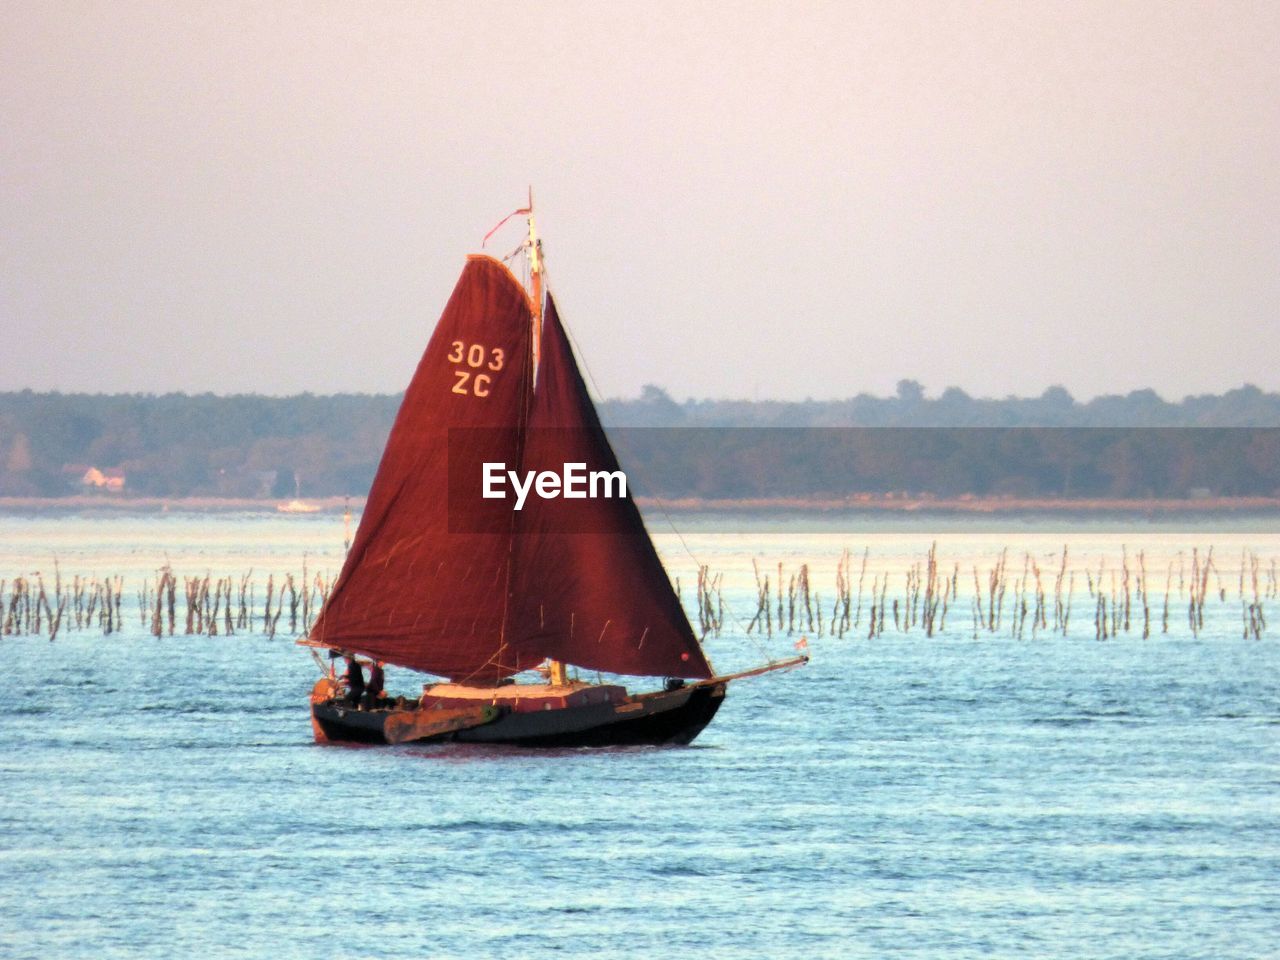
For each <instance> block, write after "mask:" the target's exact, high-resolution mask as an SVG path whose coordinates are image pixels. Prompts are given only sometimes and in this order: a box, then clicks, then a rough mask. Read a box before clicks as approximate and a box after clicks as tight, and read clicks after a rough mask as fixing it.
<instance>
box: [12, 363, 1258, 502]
mask: <svg viewBox="0 0 1280 960" xmlns="http://www.w3.org/2000/svg"><path fill="white" fill-rule="evenodd" d="M400 399H401V398H400V397H399V396H371V395H339V396H314V395H311V394H303V395H301V396H294V397H282V398H275V397H262V396H252V395H250V396H229V397H220V396H214V395H212V394H202V395H199V396H187V395H183V394H168V395H164V396H150V395H88V394H56V393H52V394H51V393H33V392H31V391H23V392H20V393H0V496H63V495H67V494H71V493H83V492H85V491H86V490H88V489H91V484H92V483H93V482H94V480H95V479H96V480H98V481H102V482H103V489H104V490H105V489H108V488H109V484H108V483H106V480H107V479H108V478H113V479H115V480H117V481H122V482H123V487H124V489H123V493H122V494H120V493H116V494H106V493H104V495H115V496H118V495H123V496H129V495H139V496H159V497H183V496H202V497H211V496H212V497H217V496H223V497H277V498H279V497H292V496H294V495H295V493H300V494H301V495H302V496H304V497H321V496H334V495H343V494H352V495H357V496H359V495H363V494H364V493H365V492H367V490H368V487H369V484H370V482H371V480H372V478H373V473H374V470H375V469H376V467H377V463H378V459H379V457H380V455H381V452H382V447H383V444H384V443H385V441H386V437H387V433H388V431H389V430H390V428H391V423H392V421H393V420H394V418H395V413H396V410H397V409H398V407H399V404H400ZM600 412H601V417H602V419H603V420H604V422H605V424H606V426H609V427H612V428H613V429H612V430H611V433H612V434H613V435H614V437H615V445H616V446H617V447H618V450H619V455H620V457H621V459H622V463H623V466H624V468H626V469H627V470H628V471H630V472H632V473H633V475H634V478H635V486H636V489H637V491H638V492H643V493H651V494H656V495H661V496H702V497H741V496H770V497H789V496H814V495H822V496H847V495H854V494H858V493H886V492H896V491H901V492H907V493H913V494H922V493H923V494H936V495H939V496H955V495H961V494H975V495H990V494H1000V493H1011V494H1019V495H1027V496H1037V495H1038V496H1070V497H1094V496H1109V497H1147V496H1165V497H1183V496H1204V495H1208V494H1211V495H1215V496H1250V495H1252V496H1258V495H1261V496H1271V495H1275V494H1276V492H1277V490H1278V489H1280V394H1277V393H1264V392H1263V391H1261V390H1259V389H1257V388H1256V387H1252V386H1245V387H1242V388H1240V389H1237V390H1232V391H1229V392H1228V393H1226V394H1223V395H1221V396H1200V397H1187V398H1186V399H1184V400H1182V401H1180V402H1178V403H1169V402H1166V401H1164V400H1162V399H1161V398H1160V397H1159V396H1157V395H1156V394H1155V393H1153V392H1152V391H1149V390H1140V391H1135V392H1133V393H1130V394H1128V395H1125V396H1108V397H1099V398H1096V399H1094V400H1092V401H1090V402H1088V403H1077V402H1076V401H1074V400H1073V399H1072V398H1071V396H1070V394H1068V393H1067V392H1066V391H1065V390H1063V389H1062V388H1060V387H1053V388H1050V389H1049V390H1046V391H1045V393H1044V394H1042V395H1041V396H1040V397H1036V398H1019V397H1010V398H1006V399H1003V400H994V399H977V398H972V397H969V396H968V395H967V394H965V393H964V392H963V391H961V390H958V389H956V388H950V389H948V390H946V391H944V392H943V393H942V394H941V396H939V397H937V398H933V399H930V398H927V397H925V395H924V389H923V388H922V387H921V386H920V385H919V384H918V383H916V382H914V381H903V382H901V383H900V384H899V385H898V390H897V394H896V395H895V396H893V397H873V396H869V395H859V396H856V397H853V398H851V399H848V400H836V401H804V402H796V403H784V402H779V401H760V402H749V401H727V400H690V401H686V402H684V403H680V402H677V401H675V400H673V399H672V398H671V397H670V396H669V395H668V394H667V393H666V392H665V391H663V390H661V389H660V388H658V387H652V386H650V387H646V388H645V389H644V390H643V391H642V393H641V395H640V396H639V397H638V398H634V399H625V400H608V401H605V402H603V403H601V404H600ZM635 427H646V428H652V427H664V428H675V427H680V428H702V429H693V430H690V429H682V430H675V429H664V430H655V431H644V430H632V429H627V428H635ZM885 427H896V428H911V429H896V430H880V429H857V430H848V429H844V430H841V429H807V428H885ZM972 427H982V428H1003V429H987V430H967V429H941V428H972ZM1060 427H1077V428H1088V429H1075V430H1059V429H1032V428H1060ZM1168 427H1181V428H1204V427H1217V428H1237V429H1211V430H1193V429H1181V430H1165V429H1152V428H1168ZM708 428H757V429H752V430H741V429H708ZM759 428H776V429H767V430H766V429H759ZM1238 428H1254V429H1238ZM1259 428H1260V429H1259ZM86 478H88V479H89V482H88V483H87V482H86Z"/></svg>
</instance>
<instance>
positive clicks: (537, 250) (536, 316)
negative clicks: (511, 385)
mask: <svg viewBox="0 0 1280 960" xmlns="http://www.w3.org/2000/svg"><path fill="white" fill-rule="evenodd" d="M525 217H526V223H527V224H528V225H529V236H528V237H527V239H526V240H525V254H526V256H528V258H529V305H530V307H531V310H530V313H532V315H533V321H532V324H531V326H530V329H529V338H530V340H531V341H532V344H533V350H532V357H533V370H532V373H531V375H530V378H529V382H530V383H531V384H533V385H534V386H535V387H536V386H537V383H538V362H539V360H540V359H541V358H542V287H543V279H542V274H543V263H542V241H541V240H539V239H538V227H537V224H536V223H534V220H533V187H530V188H529V206H528V207H526V208H525ZM547 667H548V670H547V682H548V683H549V684H551V686H553V687H563V686H565V685H566V684H568V682H569V671H568V669H567V667H566V665H565V663H564V661H562V660H554V659H548V661H547Z"/></svg>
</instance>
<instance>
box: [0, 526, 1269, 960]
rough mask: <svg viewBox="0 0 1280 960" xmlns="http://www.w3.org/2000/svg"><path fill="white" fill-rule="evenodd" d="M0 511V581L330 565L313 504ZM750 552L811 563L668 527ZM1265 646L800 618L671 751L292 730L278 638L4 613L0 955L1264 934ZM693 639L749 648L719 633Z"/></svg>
mask: <svg viewBox="0 0 1280 960" xmlns="http://www.w3.org/2000/svg"><path fill="white" fill-rule="evenodd" d="M291 522H293V523H297V521H291ZM4 523H5V524H6V525H7V529H8V531H9V536H8V538H7V540H6V541H5V543H4V544H3V545H0V559H3V560H4V561H5V563H6V564H7V572H8V573H9V575H12V573H13V572H15V571H17V572H21V571H22V570H23V569H25V568H26V567H30V566H31V564H35V563H44V562H45V556H47V554H45V553H42V552H41V551H42V550H43V549H47V551H48V553H49V554H51V553H52V552H54V551H56V552H57V553H58V556H59V561H60V563H61V565H62V566H63V567H64V568H66V569H68V570H70V568H72V567H75V568H77V569H78V570H81V571H83V570H85V569H87V568H88V567H90V566H94V567H96V569H97V572H99V573H106V572H115V570H116V569H117V568H124V569H128V568H129V564H133V566H134V567H135V568H136V569H138V570H147V569H153V568H154V565H155V564H154V562H153V561H154V559H155V557H157V556H159V557H161V559H163V555H164V554H165V553H166V552H168V553H170V554H171V556H172V557H173V558H174V559H175V563H176V562H178V561H179V560H183V559H188V560H191V562H193V563H195V564H197V565H203V566H208V567H217V566H219V565H220V564H224V563H225V565H226V566H227V569H229V570H234V569H240V568H241V567H242V566H247V565H248V564H249V563H258V564H260V565H262V564H265V565H266V566H270V564H271V563H272V562H275V561H276V560H279V559H281V558H283V559H284V560H287V561H289V562H293V561H294V560H295V559H296V558H300V555H301V554H302V553H303V552H307V553H309V555H310V557H311V558H313V559H312V561H311V562H314V563H317V564H321V565H323V564H324V563H326V562H328V563H332V564H333V565H334V566H336V565H337V562H338V559H340V556H341V521H340V520H339V521H337V533H336V536H335V535H334V529H333V526H334V521H333V520H332V518H329V519H328V520H327V521H325V520H309V521H303V523H304V524H307V523H309V524H310V526H307V525H303V526H287V525H285V521H281V520H276V519H274V518H272V519H270V520H255V519H247V518H242V519H235V518H222V519H219V520H216V521H210V520H206V519H182V518H168V519H166V520H157V521H138V520H130V521H96V520H82V519H81V520H78V519H63V520H34V521H21V522H16V521H14V522H11V521H8V520H6V521H4ZM113 524H118V525H116V526H113ZM950 535H952V534H949V536H950ZM877 536H878V537H881V538H882V539H880V540H875V541H874V542H875V543H876V545H877V549H878V550H879V551H880V552H881V553H884V554H885V555H888V554H892V553H893V552H894V551H895V550H898V551H899V552H901V553H903V554H904V555H905V554H910V553H918V552H919V551H920V549H921V547H922V545H923V547H924V548H927V546H928V543H929V533H928V532H927V529H926V528H924V527H922V528H921V529H920V530H916V531H905V532H900V533H881V534H877ZM954 536H955V537H958V538H959V539H958V540H955V541H954V542H949V545H950V547H951V548H952V549H953V550H954V551H956V552H963V551H970V552H973V553H975V554H982V555H989V554H990V552H991V550H992V549H997V550H998V549H999V547H998V546H996V544H999V543H1009V544H1012V545H1014V546H1015V547H1020V546H1021V543H1022V541H1023V540H1026V541H1027V542H1028V543H1030V544H1031V546H1029V547H1027V549H1039V548H1041V547H1046V548H1047V545H1048V544H1056V545H1058V546H1060V545H1061V543H1062V540H1063V534H1062V532H1061V531H1060V530H1054V531H1051V532H1050V531H1037V530H1031V531H1026V532H1021V533H1019V532H1014V533H1004V534H999V535H992V534H990V533H982V534H976V533H975V534H973V535H972V536H969V539H968V540H965V539H964V538H965V537H966V536H968V535H966V534H965V533H964V531H963V530H961V531H959V532H955V533H954ZM1107 536H1110V534H1106V535H1103V534H1100V533H1098V532H1097V531H1091V532H1089V533H1088V536H1087V538H1085V539H1088V540H1089V543H1086V544H1084V545H1082V546H1081V548H1080V549H1082V550H1087V549H1091V548H1092V547H1091V546H1090V545H1091V544H1093V542H1094V541H1097V540H1099V539H1103V540H1105V539H1106V537H1107ZM1141 536H1146V537H1148V541H1147V542H1149V543H1150V544H1151V547H1152V549H1154V547H1155V546H1156V545H1159V544H1165V546H1166V547H1167V548H1168V549H1170V550H1172V549H1174V548H1176V547H1180V546H1181V544H1182V543H1183V542H1185V543H1188V544H1190V543H1192V542H1198V543H1208V542H1216V543H1218V544H1224V543H1227V542H1228V541H1229V540H1230V538H1231V537H1237V538H1239V537H1244V538H1245V539H1249V540H1250V543H1251V545H1252V546H1253V547H1254V548H1257V549H1262V550H1264V551H1266V550H1270V551H1272V552H1275V544H1276V541H1275V539H1274V537H1273V536H1272V535H1269V534H1259V533H1256V532H1253V533H1249V532H1244V533H1241V532H1239V531H1237V532H1235V533H1231V534H1230V535H1226V534H1221V535H1219V534H1215V533H1214V532H1213V531H1205V530H1199V531H1192V532H1191V533H1184V534H1178V535H1177V536H1173V537H1172V539H1170V537H1163V536H1162V535H1159V534H1142V535H1141ZM1141 536H1140V537H1139V540H1140V539H1141ZM769 538H774V539H769ZM778 538H782V539H778ZM1020 538H1021V539H1020ZM1037 538H1039V539H1037ZM848 539H849V543H848V545H849V546H850V547H853V548H857V549H860V548H861V544H862V543H863V542H864V541H865V540H867V539H868V538H866V537H861V538H860V537H859V536H858V535H854V536H851V537H849V538H848ZM765 541H767V542H765ZM836 541H840V538H839V537H837V538H836V540H835V541H832V542H836ZM1173 541H1176V543H1174V542H1173ZM335 542H336V548H335V546H334V543H335ZM841 542H842V541H841ZM1128 542H1130V543H1133V542H1135V541H1134V536H1133V535H1132V534H1131V535H1129V536H1128ZM762 543H764V545H763V546H762V545H761V544H762ZM46 544H53V545H54V546H49V547H47V548H46V546H45V545H46ZM784 544H787V545H788V547H787V548H788V549H791V550H793V551H794V552H796V553H797V554H798V555H802V554H803V552H804V550H806V549H807V550H810V551H811V552H810V554H809V556H810V557H812V558H813V559H814V560H815V561H816V560H818V559H820V558H819V556H818V554H819V553H822V552H823V551H825V552H826V553H829V552H830V544H829V543H827V542H826V541H824V542H823V543H822V544H818V543H816V542H815V541H814V540H813V539H812V537H811V538H810V540H808V541H805V542H803V543H800V544H799V545H797V543H796V542H795V541H787V540H786V539H785V534H775V533H771V534H769V535H768V536H767V537H765V538H764V539H763V540H762V539H761V538H759V537H757V538H756V539H755V540H753V539H752V535H750V534H735V535H732V536H730V535H727V534H726V535H724V536H721V535H719V534H717V533H716V531H715V530H714V529H711V530H700V531H698V532H697V533H696V534H695V535H693V536H692V537H691V539H690V544H689V545H690V547H691V548H692V549H693V550H694V552H695V553H701V554H706V555H709V556H710V557H713V558H715V559H714V560H713V562H715V563H721V562H723V565H724V566H726V567H735V566H736V568H738V569H742V568H745V569H747V570H749V568H750V559H751V556H752V555H753V553H760V554H761V555H762V556H765V557H773V558H775V559H780V557H778V551H779V550H780V549H781V546H782V545H784ZM662 546H663V548H664V553H665V552H669V551H670V544H668V543H663V544H662ZM1220 549H1224V550H1225V549H1226V548H1223V547H1220ZM1234 550H1235V552H1236V553H1237V554H1238V553H1239V546H1238V545H1234ZM326 551H327V552H326ZM37 554H39V555H37ZM28 555H29V556H28ZM130 557H134V558H136V559H135V560H130V559H129V558H130ZM192 558H195V559H192ZM822 559H831V558H829V557H826V556H825V553H824V554H823V557H822ZM833 562H834V561H833ZM672 565H673V568H674V570H675V572H677V573H682V574H683V576H684V577H686V578H687V577H689V576H690V573H689V571H688V570H687V569H685V570H683V571H682V570H681V569H680V564H679V563H678V562H673V564H672ZM685 566H686V567H687V566H688V562H687V561H686V562H685ZM262 569H265V567H262ZM3 575H5V571H0V576H3ZM748 576H750V574H748ZM685 582H686V583H687V582H689V581H688V580H687V579H686V580H685ZM747 586H748V587H749V584H748V585H747ZM748 592H749V591H748ZM731 599H732V598H731ZM740 599H741V598H739V600H740ZM1268 609H1270V608H1268ZM1272 617H1273V619H1275V620H1276V622H1277V624H1280V615H1274V614H1273V615H1272ZM129 622H130V623H132V624H135V625H136V624H138V623H139V622H140V621H139V620H138V619H136V618H135V619H132V620H130V621H129ZM1275 642H1276V641H1275V639H1274V637H1271V638H1264V639H1263V640H1262V641H1252V640H1250V641H1245V640H1243V639H1241V637H1240V623H1239V619H1238V614H1237V615H1234V616H1233V617H1229V616H1227V615H1226V614H1223V615H1222V616H1220V618H1219V619H1218V620H1217V621H1213V620H1212V619H1211V621H1210V629H1209V630H1207V631H1206V632H1205V633H1203V634H1201V636H1200V638H1199V639H1195V638H1192V637H1190V636H1183V635H1179V636H1171V637H1161V638H1158V639H1157V638H1152V639H1149V640H1146V641H1144V640H1142V639H1140V638H1137V637H1132V638H1128V639H1121V640H1114V641H1107V642H1097V641H1095V640H1094V639H1092V638H1091V637H1090V638H1083V637H1074V636H1073V637H1070V638H1066V639H1064V638H1062V637H1056V638H1055V637H1049V638H1046V637H1043V636H1041V637H1039V638H1038V639H1037V640H1035V641H1034V642H1032V641H1030V640H1027V639H1023V640H1021V641H1019V640H1015V639H1013V638H1011V637H1010V636H1008V635H1006V634H1003V633H1002V634H999V635H992V636H986V635H983V636H979V637H978V638H977V639H974V637H973V636H972V633H971V631H969V630H965V629H959V628H957V629H956V630H955V631H954V632H952V633H947V634H944V636H942V637H941V638H933V639H929V640H926V639H925V638H924V637H923V636H921V635H919V634H918V633H917V634H915V635H913V636H908V637H904V636H897V635H894V634H893V633H892V631H890V632H889V633H888V634H887V635H886V636H883V637H880V638H877V639H876V640H873V641H868V640H867V639H865V637H859V638H856V639H855V638H854V637H852V636H848V637H846V638H844V639H843V640H833V639H830V638H825V639H823V640H815V641H814V642H813V645H812V648H811V653H813V655H814V661H813V663H811V664H810V665H809V666H808V667H807V668H805V669H803V670H801V671H797V672H793V673H785V674H774V675H770V676H767V677H762V678H758V679H756V680H752V681H747V682H741V683H737V684H734V685H733V687H732V688H731V691H730V695H729V698H728V700H727V701H726V704H725V706H724V708H723V709H722V710H721V712H720V714H719V716H718V717H717V719H716V721H715V722H714V723H713V724H712V725H711V727H709V728H708V729H707V731H706V732H705V733H704V734H703V735H702V737H701V738H700V739H699V740H698V741H697V742H696V743H695V744H694V745H693V746H691V747H688V748H670V749H625V750H582V751H555V752H525V751H520V750H514V749H494V748H482V747H463V746H435V747H416V748H415V747H402V748H394V749H388V748H343V747H318V746H315V745H313V744H312V742H311V731H310V728H309V725H308V720H307V709H306V691H307V690H308V689H309V687H310V685H311V683H312V682H313V681H314V678H315V676H316V668H315V666H314V664H313V663H312V662H311V660H310V658H309V657H308V656H307V655H306V653H305V652H303V651H301V650H299V649H298V648H296V647H294V646H292V645H291V644H290V643H289V642H288V641H287V640H284V639H281V638H277V639H276V640H274V641H268V640H266V639H264V638H262V637H246V636H235V637H214V638H207V637H201V638H189V637H180V636H179V637H174V638H164V639H159V640H157V639H156V638H153V637H151V636H149V635H148V634H147V633H146V632H145V631H143V630H142V629H141V627H138V626H131V627H130V628H129V629H128V630H126V632H125V633H123V634H117V635H113V636H110V637H102V636H101V635H98V634H93V635H89V634H83V633H80V634H75V633H73V634H68V635H66V636H60V637H59V638H58V639H57V641H56V642H54V643H52V644H51V643H49V642H48V641H47V640H40V639H35V638H19V639H13V638H4V639H3V644H4V649H5V651H6V653H7V655H8V661H9V669H8V671H7V672H8V674H9V677H8V680H7V681H6V683H5V684H4V685H3V687H2V688H0V742H3V743H4V745H5V747H6V749H5V750H4V752H3V754H0V836H2V837H3V843H2V844H0V860H2V863H3V867H2V869H0V906H2V907H3V909H0V955H3V956H10V957H15V958H16V957H32V958H35V957H42V958H47V957H88V956H93V957H156V958H161V957H164V958H169V957H174V956H183V955H192V954H197V955H204V956H245V957H282V958H294V957H297V958H312V957H319V956H342V957H383V956H403V957H410V956H412V957H477V956H481V957H487V956H520V957H543V956H547V957H552V956H556V957H559V956H588V955H591V956H617V955H622V954H623V953H626V954H629V955H632V956H641V957H648V956H660V955H671V954H683V955H685V956H688V957H703V956H707V957H736V956H743V957H756V956H759V957H783V958H787V957H803V958H814V957H833V958H842V957H881V956H886V955H892V956H906V957H942V958H953V957H955V958H958V957H987V956H1000V957H1014V956H1018V957H1025V956H1036V957H1117V958H1120V957H1124V958H1133V957H1153V958H1154V957H1178V958H1189V957H1205V958H1251V960H1252V958H1259V957H1267V956H1276V955H1277V952H1276V948H1275V943H1276V941H1277V939H1278V938H1280V670H1277V665H1278V664H1277V656H1276V652H1275ZM709 648H710V652H711V654H712V656H713V658H714V659H715V660H716V662H717V664H718V665H720V666H722V667H723V668H725V669H730V668H733V667H737V666H743V665H747V664H749V663H751V662H753V661H755V660H758V659H759V656H760V654H759V652H758V651H757V650H756V647H755V644H754V641H748V640H747V639H746V638H745V637H744V636H743V635H742V633H741V629H740V628H739V627H737V626H734V627H732V628H730V629H726V631H725V632H724V634H723V635H722V636H721V637H719V638H715V639H712V640H711V641H709ZM789 649H790V647H789V641H787V640H782V641H779V640H778V639H776V638H775V640H774V641H773V645H772V647H771V652H772V653H773V654H774V655H777V656H782V655H785V654H786V653H787V652H789ZM416 682H420V681H417V680H414V679H413V678H410V677H408V676H406V675H404V674H403V672H402V671H391V674H390V677H389V685H390V686H391V687H393V688H395V687H396V686H397V683H399V684H400V686H401V688H402V689H412V688H413V685H414V683H416Z"/></svg>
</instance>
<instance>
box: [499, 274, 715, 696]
mask: <svg viewBox="0 0 1280 960" xmlns="http://www.w3.org/2000/svg"><path fill="white" fill-rule="evenodd" d="M567 463H582V464H585V470H586V472H588V473H590V472H594V471H603V472H609V473H612V472H613V471H617V470H618V469H619V466H618V460H617V457H616V456H614V452H613V449H612V448H611V447H610V446H609V441H608V439H607V438H606V436H605V432H604V430H603V428H602V427H601V426H600V420H599V418H598V416H597V415H596V411H595V407H594V406H593V405H592V403H591V399H590V397H589V396H588V395H587V389H586V385H585V384H584V383H583V380H582V375H581V373H580V372H579V371H578V366H577V364H576V363H575V362H574V358H573V352H572V350H571V349H570V347H569V342H568V339H567V338H566V337H565V333H564V329H563V327H562V326H561V325H560V319H559V317H558V316H557V314H556V308H555V302H554V301H553V300H552V298H551V297H550V295H548V297H547V309H546V314H545V316H544V317H543V325H542V351H541V358H540V361H539V364H538V382H537V388H536V390H535V394H534V399H533V408H532V410H531V412H530V415H529V424H528V433H527V436H526V441H525V447H524V457H523V464H522V469H524V470H538V471H541V470H547V471H554V472H557V473H559V472H560V471H561V470H562V469H563V468H564V465H565V464H567ZM516 530H517V535H516V539H515V546H514V557H515V567H514V573H513V576H512V612H513V616H512V620H511V623H510V626H509V633H512V634H513V635H514V636H515V637H516V638H518V643H519V644H520V646H521V647H522V648H527V649H530V650H535V651H537V652H538V653H539V654H541V655H542V656H549V657H552V658H553V659H556V660H564V661H566V662H568V663H573V664H577V665H578V666H582V667H589V668H592V669H596V670H607V671H609V672H611V673H624V674H633V675H637V676H664V677H691V678H705V677H709V676H711V668H710V666H709V665H708V664H707V661H706V658H705V657H704V656H703V654H702V650H701V649H700V648H699V646H698V642H697V640H696V639H695V638H694V635H693V630H692V629H691V628H690V626H689V620H688V618H687V617H686V616H685V613H684V610H682V609H681V607H680V602H679V600H678V599H677V597H676V595H675V592H674V591H673V590H672V589H671V584H670V581H669V580H668V579H667V574H666V571H665V570H664V569H663V567H662V563H661V561H660V560H659V559H658V555H657V553H656V552H655V551H654V548H653V544H652V543H651V542H650V540H649V536H648V534H647V533H646V532H645V528H644V522H643V521H642V520H641V518H640V512H639V510H637V509H636V505H635V502H634V501H633V500H632V499H631V495H630V490H628V491H627V495H626V496H625V497H603V496H600V497H594V498H591V497H588V498H586V499H575V500H569V499H566V498H556V499H542V498H535V497H530V498H529V499H528V501H526V503H525V505H524V509H523V510H522V511H521V512H520V513H519V514H518V515H517V519H516Z"/></svg>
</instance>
